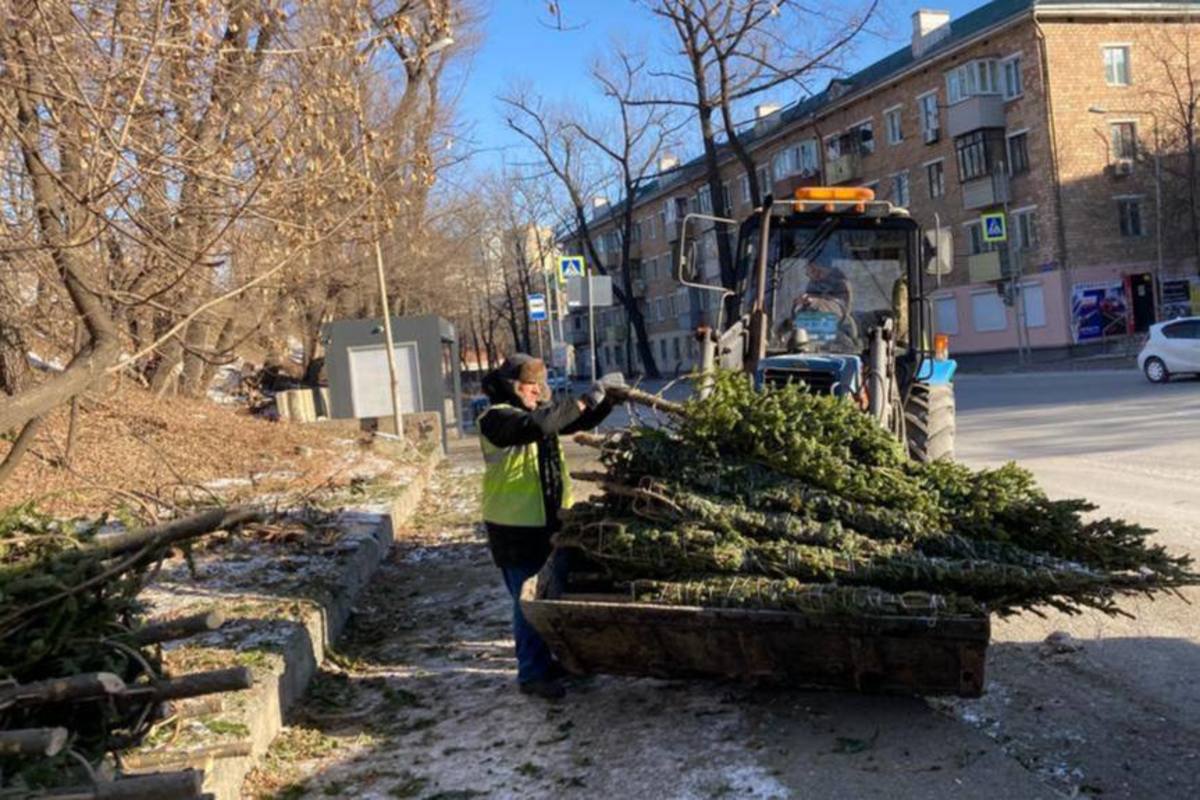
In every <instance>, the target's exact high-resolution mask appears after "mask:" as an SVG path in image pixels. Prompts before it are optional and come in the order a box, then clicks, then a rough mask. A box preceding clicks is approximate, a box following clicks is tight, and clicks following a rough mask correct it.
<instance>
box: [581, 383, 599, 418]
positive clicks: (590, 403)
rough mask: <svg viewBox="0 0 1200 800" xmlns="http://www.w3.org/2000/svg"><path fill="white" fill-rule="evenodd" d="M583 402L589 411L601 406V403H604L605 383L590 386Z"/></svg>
mask: <svg viewBox="0 0 1200 800" xmlns="http://www.w3.org/2000/svg"><path fill="white" fill-rule="evenodd" d="M582 400H583V404H584V405H585V406H586V407H587V408H588V410H589V411H590V410H591V409H593V408H595V407H596V406H598V405H600V404H601V403H603V402H604V382H603V381H596V382H595V383H593V384H592V385H591V386H589V387H588V388H587V391H586V392H584V393H583V397H582Z"/></svg>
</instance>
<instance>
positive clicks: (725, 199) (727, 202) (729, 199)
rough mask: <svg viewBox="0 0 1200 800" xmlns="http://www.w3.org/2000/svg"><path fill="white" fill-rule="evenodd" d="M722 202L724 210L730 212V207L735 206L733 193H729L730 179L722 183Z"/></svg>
mask: <svg viewBox="0 0 1200 800" xmlns="http://www.w3.org/2000/svg"><path fill="white" fill-rule="evenodd" d="M721 202H722V207H723V210H724V212H725V213H726V214H728V213H729V209H731V208H733V195H731V194H730V193H729V181H724V182H723V183H722V184H721Z"/></svg>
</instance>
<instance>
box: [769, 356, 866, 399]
mask: <svg viewBox="0 0 1200 800" xmlns="http://www.w3.org/2000/svg"><path fill="white" fill-rule="evenodd" d="M793 382H802V383H804V384H806V385H807V386H808V387H809V389H810V391H813V392H815V393H817V394H834V395H838V396H842V395H857V394H858V392H859V390H860V389H861V388H862V359H861V358H859V357H858V356H849V355H846V356H842V355H830V354H825V353H822V354H820V355H817V354H807V353H788V354H786V355H777V356H767V357H766V358H764V359H763V360H762V361H760V362H758V370H757V371H756V372H755V374H754V383H755V385H756V386H758V387H759V388H762V387H763V386H764V385H766V386H779V385H783V384H785V383H793Z"/></svg>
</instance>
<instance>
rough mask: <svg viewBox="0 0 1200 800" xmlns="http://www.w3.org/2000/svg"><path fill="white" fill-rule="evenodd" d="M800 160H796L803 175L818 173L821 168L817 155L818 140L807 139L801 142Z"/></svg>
mask: <svg viewBox="0 0 1200 800" xmlns="http://www.w3.org/2000/svg"><path fill="white" fill-rule="evenodd" d="M798 149H799V156H798V158H799V160H798V161H797V162H796V164H797V168H798V169H799V170H800V174H801V175H816V174H817V173H818V172H819V171H820V168H821V165H820V162H819V159H818V157H817V155H818V153H817V140H816V139H807V140H805V141H803V142H801V143H800V147H799V148H798Z"/></svg>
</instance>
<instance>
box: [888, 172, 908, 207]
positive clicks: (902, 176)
mask: <svg viewBox="0 0 1200 800" xmlns="http://www.w3.org/2000/svg"><path fill="white" fill-rule="evenodd" d="M911 201H912V198H911V197H910V196H909V192H908V173H907V172H898V173H896V174H895V175H893V176H892V202H893V203H895V204H896V205H898V206H908V205H909V203H910V202H911Z"/></svg>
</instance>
